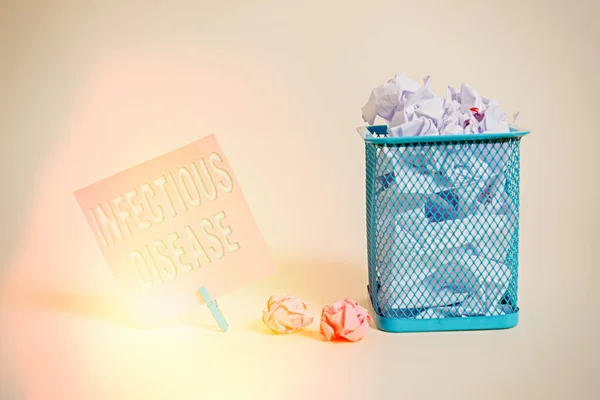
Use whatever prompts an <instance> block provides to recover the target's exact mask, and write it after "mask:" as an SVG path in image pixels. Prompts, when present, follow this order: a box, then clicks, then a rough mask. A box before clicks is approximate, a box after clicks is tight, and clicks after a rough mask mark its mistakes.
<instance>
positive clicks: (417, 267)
mask: <svg viewBox="0 0 600 400" xmlns="http://www.w3.org/2000/svg"><path fill="white" fill-rule="evenodd" d="M358 131H359V133H360V134H361V136H362V137H363V139H364V142H365V156H366V189H367V197H366V200H367V201H366V204H367V210H366V214H367V252H368V262H369V285H368V291H369V296H370V299H371V304H372V306H373V309H374V310H375V322H376V324H377V327H378V328H379V329H381V330H384V331H389V332H419V331H449V330H475V329H503V328H510V327H514V326H515V325H517V323H518V315H519V307H518V303H517V300H518V297H517V280H518V265H519V260H518V254H519V156H520V153H519V144H520V140H521V138H522V137H523V136H524V135H526V134H528V133H529V132H528V131H517V130H515V129H512V128H511V132H509V133H503V134H471V135H470V134H466V135H448V136H445V135H444V136H418V137H398V138H391V137H387V127H386V126H385V125H377V126H369V127H361V128H359V129H358Z"/></svg>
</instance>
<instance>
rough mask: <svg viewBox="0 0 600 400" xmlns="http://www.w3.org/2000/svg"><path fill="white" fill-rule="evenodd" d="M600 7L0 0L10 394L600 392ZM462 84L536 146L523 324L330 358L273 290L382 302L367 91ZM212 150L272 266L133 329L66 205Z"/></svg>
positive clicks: (526, 147)
mask: <svg viewBox="0 0 600 400" xmlns="http://www.w3.org/2000/svg"><path fill="white" fill-rule="evenodd" d="M599 20H600V4H599V3H598V2H597V1H594V0H589V1H581V0H580V1H575V0H571V1H529V2H524V1H506V0H503V1H472V0H471V1H433V0H432V1H423V2H420V1H410V2H403V1H377V0H370V1H364V2H352V1H323V0H321V1H308V0H305V1H231V0H222V1H211V2H208V1H198V0H196V1H191V0H190V1H162V2H153V1H108V0H104V1H77V0H73V1H55V0H45V1H38V2H32V1H26V0H12V1H10V0H4V1H2V2H0V57H1V62H0V137H1V142H0V160H1V161H0V166H1V167H2V173H1V174H0V177H1V178H0V179H1V181H0V185H1V186H0V187H2V191H1V193H2V196H1V200H0V201H1V203H0V210H1V213H2V214H1V215H0V218H1V221H2V225H1V226H2V228H1V235H2V236H1V240H0V266H1V267H2V270H1V272H0V273H1V274H2V277H1V278H2V293H3V295H4V300H3V302H2V305H1V306H0V357H1V358H0V399H12V398H17V399H21V398H23V399H36V400H37V399H75V400H79V399H85V400H88V399H90V400H92V399H198V398H204V399H221V398H231V399H280V398H289V399H296V398H328V399H377V398H405V399H467V398H468V399H482V398H486V399H506V398H515V399H568V398H574V399H597V398H599V397H600V383H599V382H598V370H599V365H598V363H599V359H600V354H599V350H598V349H599V347H600V346H598V338H599V337H600V332H599V329H598V328H599V325H600V324H599V323H598V319H599V318H600V317H599V316H598V310H599V307H598V306H599V305H600V304H599V296H598V294H597V287H598V279H599V274H598V269H597V268H594V267H598V264H599V259H598V252H597V251H598V250H597V247H598V244H599V243H600V240H599V239H600V235H599V234H598V230H597V226H598V223H599V222H600V221H599V219H600V218H599V215H598V214H599V212H598V209H599V207H598V203H599V200H600V199H599V194H600V189H599V188H598V176H597V174H598V164H597V155H596V154H597V151H598V148H600V140H599V139H598V132H597V126H598V118H597V108H598V104H597V100H596V99H597V96H598V95H600V79H599V75H598V74H597V69H598V65H599V64H600V24H598V21H599ZM395 72H406V73H408V74H409V75H410V76H411V77H414V78H416V79H420V78H422V77H423V76H424V75H426V74H431V75H432V78H433V87H434V89H435V90H436V91H438V92H441V93H443V92H442V91H443V90H444V87H445V85H446V84H454V85H458V84H460V82H461V81H463V80H466V81H468V82H469V83H470V84H471V85H473V86H474V87H475V88H477V89H478V90H480V92H482V93H483V94H485V95H486V96H490V97H495V98H498V99H499V100H500V101H501V104H502V105H503V106H504V108H505V109H506V110H507V111H508V112H510V113H512V112H514V111H517V110H520V111H521V112H522V124H523V125H524V126H525V127H527V128H530V129H531V130H532V131H533V134H532V135H531V136H530V137H528V138H526V139H525V140H524V141H523V143H522V160H523V163H522V168H521V171H522V201H521V213H522V219H521V258H520V261H521V274H520V307H521V310H522V312H521V323H520V324H519V326H518V327H517V328H515V329H513V330H508V331H495V332H471V333H465V332H463V333H435V334H433V333H432V334H410V335H397V334H396V335H394V334H386V333H383V332H380V331H377V330H376V329H372V330H370V331H369V333H368V337H367V338H366V339H365V340H364V341H363V342H360V343H354V344H348V343H325V342H322V341H320V340H319V339H318V335H317V333H316V332H317V330H316V329H317V325H316V324H315V325H313V326H312V327H310V329H308V330H307V331H306V332H304V333H301V334H296V335H293V336H282V337H276V336H272V335H269V334H268V333H267V332H266V331H265V330H264V329H263V328H262V326H261V324H260V321H259V318H260V310H261V309H262V307H263V305H264V303H265V302H266V300H267V298H268V296H269V295H271V294H273V293H292V294H295V295H297V296H300V297H301V298H303V299H305V300H306V301H308V302H309V306H310V308H311V310H312V313H313V314H314V316H318V314H319V312H320V308H321V307H322V305H323V304H325V303H328V302H333V301H336V300H339V299H340V298H343V297H345V296H349V297H352V298H354V299H356V300H358V301H359V302H361V303H363V304H365V305H366V304H367V295H366V289H365V286H366V249H365V223H364V159H363V157H364V154H363V151H364V150H363V144H362V142H361V140H360V139H359V137H358V135H357V134H356V133H355V131H354V128H355V126H357V125H358V124H360V123H361V120H360V107H361V106H362V105H363V103H364V102H365V101H366V100H367V98H368V95H369V91H370V89H371V88H372V87H374V86H376V85H378V84H380V83H381V82H382V81H384V80H385V79H387V78H389V77H391V76H392V75H393V74H394V73H395ZM209 133H215V134H216V135H217V137H218V139H219V141H220V143H221V146H222V148H223V150H224V152H225V154H226V155H227V157H228V159H229V161H230V163H231V164H232V166H233V168H234V169H235V172H236V175H237V177H238V180H239V182H240V184H241V185H242V187H243V190H244V192H245V194H246V197H247V199H248V202H249V204H250V207H251V208H252V210H253V212H254V215H255V218H256V220H257V222H258V225H259V226H260V228H261V230H262V232H263V235H264V237H265V240H266V241H267V243H268V245H269V247H270V250H271V253H272V256H273V257H274V259H275V260H276V261H277V263H278V265H279V273H278V274H277V275H275V276H273V277H271V278H268V279H266V280H264V281H262V282H258V283H255V284H253V285H251V286H249V287H247V288H245V289H243V290H240V291H238V292H236V293H235V294H232V295H229V296H227V297H224V298H222V299H221V301H220V305H221V308H222V310H223V312H224V313H226V315H227V317H228V319H229V321H230V324H231V330H230V331H229V332H228V333H227V334H221V333H219V332H217V331H215V327H214V325H215V324H214V322H213V320H212V319H211V316H210V313H209V312H208V310H206V309H205V308H200V309H199V310H198V314H197V316H196V317H197V318H196V319H194V320H189V321H183V322H184V324H183V325H181V326H179V327H172V328H165V329H161V330H157V331H139V330H136V329H134V328H131V327H129V325H128V321H127V319H126V318H125V317H124V315H123V313H122V312H121V311H119V308H118V304H115V303H114V302H113V301H112V300H111V292H112V290H113V286H114V283H113V281H112V277H111V275H110V272H109V269H108V267H107V266H106V264H105V262H104V260H103V258H102V255H101V252H100V250H99V249H98V248H97V245H96V243H95V242H94V239H93V237H92V234H91V232H90V231H89V228H88V227H87V225H86V221H85V219H84V218H83V215H82V214H81V211H80V210H79V208H78V206H77V203H76V201H75V199H74V197H73V195H72V192H73V191H75V190H77V189H79V188H81V187H83V186H86V185H88V184H90V183H92V182H95V181H96V180H98V179H100V178H103V177H105V176H108V175H111V174H113V173H116V172H119V171H121V170H123V169H126V168H129V167H131V166H132V165H136V164H138V163H140V162H143V161H146V160H148V159H150V158H152V157H155V156H157V155H160V154H162V153H164V152H166V151H169V150H171V149H174V148H177V147H180V146H183V145H185V144H187V143H189V142H191V141H193V140H195V139H197V138H198V137H200V136H204V135H207V134H209Z"/></svg>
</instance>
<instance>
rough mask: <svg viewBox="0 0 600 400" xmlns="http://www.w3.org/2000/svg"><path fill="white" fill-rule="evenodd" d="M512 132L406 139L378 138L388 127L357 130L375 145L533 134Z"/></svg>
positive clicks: (526, 131)
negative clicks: (375, 134)
mask: <svg viewBox="0 0 600 400" xmlns="http://www.w3.org/2000/svg"><path fill="white" fill-rule="evenodd" d="M509 129H510V132H505V133H476V134H463V135H436V136H404V137H376V136H374V135H373V133H377V134H378V135H387V125H366V126H359V127H357V128H356V130H357V132H358V133H359V134H360V136H361V137H362V138H363V140H364V141H365V143H374V144H404V143H446V142H474V141H482V140H486V141H487V140H490V141H491V140H497V139H520V138H522V137H523V136H525V135H527V134H529V133H531V131H530V130H524V129H517V128H515V127H512V126H509Z"/></svg>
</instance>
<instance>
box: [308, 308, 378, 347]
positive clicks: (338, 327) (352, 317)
mask: <svg viewBox="0 0 600 400" xmlns="http://www.w3.org/2000/svg"><path fill="white" fill-rule="evenodd" d="M370 323H373V318H372V317H371V316H370V315H369V312H368V311H367V310H366V309H365V308H363V307H361V306H360V305H359V304H358V302H356V301H354V300H352V299H348V298H346V299H344V300H340V301H338V302H337V303H335V304H330V305H326V306H325V307H323V312H322V313H321V328H320V331H321V334H322V335H323V336H325V339H327V340H335V339H346V340H349V341H351V342H356V341H357V340H360V339H362V338H363V337H364V336H365V334H366V333H367V329H369V324H370Z"/></svg>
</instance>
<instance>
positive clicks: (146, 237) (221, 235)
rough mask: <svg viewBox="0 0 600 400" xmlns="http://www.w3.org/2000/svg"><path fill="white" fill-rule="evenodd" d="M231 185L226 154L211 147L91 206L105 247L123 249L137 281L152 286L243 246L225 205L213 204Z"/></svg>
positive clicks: (90, 209)
mask: <svg viewBox="0 0 600 400" xmlns="http://www.w3.org/2000/svg"><path fill="white" fill-rule="evenodd" d="M233 190H234V180H233V179H232V176H231V174H230V173H229V172H228V171H227V170H226V168H224V166H223V158H222V157H221V156H220V155H219V154H218V153H216V152H212V153H210V154H208V155H207V156H205V157H203V158H200V159H197V160H196V161H191V162H190V163H188V165H186V166H182V167H180V168H178V169H176V170H174V171H171V172H168V173H164V174H162V175H159V176H157V177H156V178H155V179H150V180H149V181H147V182H145V183H143V184H141V185H139V186H138V187H135V188H133V189H131V190H129V191H125V192H123V193H119V194H118V195H116V196H113V197H112V198H111V199H109V200H105V201H103V202H101V203H97V204H95V205H93V206H92V207H90V208H88V210H87V211H88V213H89V218H90V220H91V221H92V222H93V225H94V228H95V229H94V230H95V231H96V232H97V236H98V240H99V242H100V243H101V245H102V246H103V247H104V248H105V251H110V250H109V249H110V248H111V247H115V251H124V250H123V249H125V251H126V252H127V253H128V256H127V257H124V258H126V259H128V261H129V262H130V263H131V265H130V266H131V267H133V268H135V271H136V272H135V274H136V276H137V278H136V280H137V284H141V286H142V287H143V288H145V289H150V288H153V287H156V285H159V284H164V283H166V282H168V281H169V280H175V279H176V278H177V276H178V274H179V273H180V272H183V273H185V272H191V271H194V270H197V269H199V268H202V267H204V266H206V265H208V264H210V263H211V262H213V261H215V260H218V259H222V258H223V257H225V255H226V254H230V253H234V252H236V251H238V250H239V249H240V244H239V243H238V242H236V241H235V240H234V239H233V238H232V235H233V229H232V228H231V227H230V226H229V225H228V223H227V214H226V212H225V210H219V207H222V206H219V205H215V204H220V203H219V202H215V200H218V199H221V198H224V196H227V195H228V194H229V193H231V192H232V191H233ZM203 206H205V207H203ZM215 207H217V208H215ZM198 210H202V211H201V212H202V214H198ZM159 225H163V227H162V228H161V229H157V228H155V227H157V226H159ZM156 236H159V237H156ZM132 245H133V246H132ZM117 249H120V250H117ZM125 270H126V271H130V272H128V274H129V273H131V271H132V270H131V268H125ZM126 273H127V272H126Z"/></svg>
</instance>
